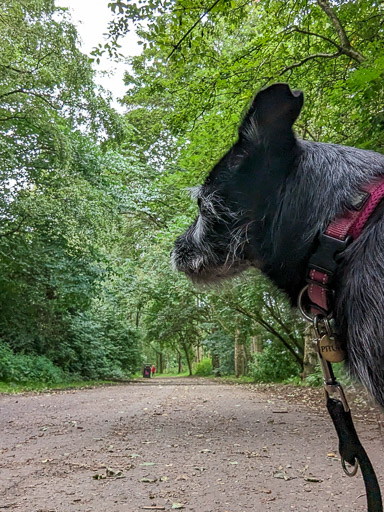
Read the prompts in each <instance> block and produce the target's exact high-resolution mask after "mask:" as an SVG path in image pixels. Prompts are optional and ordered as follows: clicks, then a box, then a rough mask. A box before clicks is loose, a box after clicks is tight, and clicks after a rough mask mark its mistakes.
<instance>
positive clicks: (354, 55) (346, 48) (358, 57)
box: [317, 0, 365, 64]
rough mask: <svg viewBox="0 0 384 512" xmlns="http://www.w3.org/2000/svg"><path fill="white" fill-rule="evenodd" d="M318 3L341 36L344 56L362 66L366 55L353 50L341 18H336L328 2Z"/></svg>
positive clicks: (324, 0)
mask: <svg viewBox="0 0 384 512" xmlns="http://www.w3.org/2000/svg"><path fill="white" fill-rule="evenodd" d="M317 3H318V5H319V6H320V8H321V9H322V11H323V12H325V14H326V15H327V16H328V18H329V19H330V21H331V23H332V25H333V27H334V29H335V30H336V32H337V35H338V36H339V39H340V43H341V52H342V53H343V54H344V55H348V57H351V59H353V60H355V61H356V62H358V63H359V64H361V63H362V62H363V61H364V60H365V57H364V55H362V54H361V53H360V52H359V51H357V50H354V49H353V48H352V46H351V43H350V41H349V39H348V36H347V34H346V32H345V30H344V27H343V26H342V24H341V22H340V20H339V18H338V17H337V16H336V13H335V11H334V10H333V9H332V7H331V6H330V4H329V2H328V0H317Z"/></svg>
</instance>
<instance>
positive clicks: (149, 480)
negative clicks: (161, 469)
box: [140, 477, 157, 484]
mask: <svg viewBox="0 0 384 512" xmlns="http://www.w3.org/2000/svg"><path fill="white" fill-rule="evenodd" d="M140 482H143V483H145V484H154V483H155V482H157V478H156V477H153V478H148V477H145V478H142V479H141V480H140Z"/></svg>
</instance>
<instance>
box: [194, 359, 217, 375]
mask: <svg viewBox="0 0 384 512" xmlns="http://www.w3.org/2000/svg"><path fill="white" fill-rule="evenodd" d="M212 371H213V368H212V360H211V359H208V358H205V359H202V360H201V361H200V363H197V365H196V367H195V375H200V376H201V377H207V376H208V375H212Z"/></svg>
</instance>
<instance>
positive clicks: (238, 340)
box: [235, 329, 245, 378]
mask: <svg viewBox="0 0 384 512" xmlns="http://www.w3.org/2000/svg"><path fill="white" fill-rule="evenodd" d="M242 375H245V348H244V340H243V337H242V336H241V334H240V330H239V329H236V333H235V377H236V378H238V377H241V376H242Z"/></svg>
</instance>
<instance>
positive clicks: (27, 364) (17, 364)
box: [0, 341, 67, 384]
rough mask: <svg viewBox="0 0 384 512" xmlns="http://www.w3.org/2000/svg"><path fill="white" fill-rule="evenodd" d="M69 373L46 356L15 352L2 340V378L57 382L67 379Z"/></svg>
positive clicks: (0, 372)
mask: <svg viewBox="0 0 384 512" xmlns="http://www.w3.org/2000/svg"><path fill="white" fill-rule="evenodd" d="M66 378H67V375H66V374H65V372H63V370H61V369H60V368H58V367H57V366H55V365H54V364H53V362H52V361H51V360H49V359H48V358H47V357H45V356H33V355H25V354H14V353H13V351H12V350H11V349H10V348H9V347H8V346H7V345H5V344H4V343H3V342H1V341H0V380H1V381H4V382H15V383H26V382H31V381H39V382H43V383H47V384H48V383H49V384H56V383H59V382H62V381H64V380H66Z"/></svg>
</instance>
